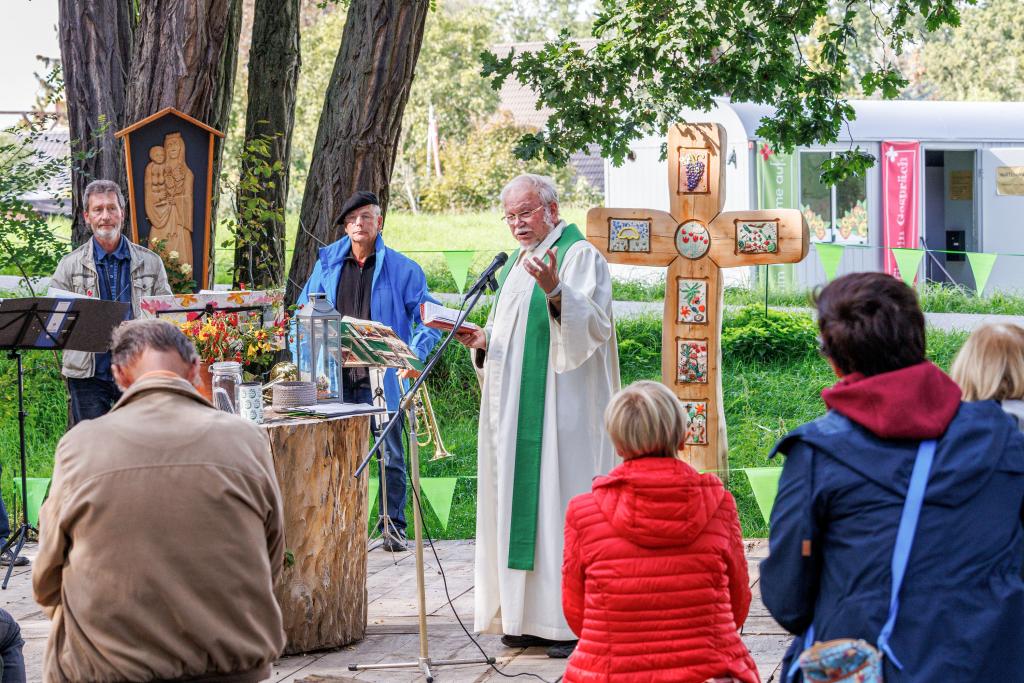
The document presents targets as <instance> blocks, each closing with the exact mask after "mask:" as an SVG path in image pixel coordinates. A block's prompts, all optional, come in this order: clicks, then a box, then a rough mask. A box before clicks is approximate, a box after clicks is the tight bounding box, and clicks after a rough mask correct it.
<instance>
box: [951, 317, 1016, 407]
mask: <svg viewBox="0 0 1024 683" xmlns="http://www.w3.org/2000/svg"><path fill="white" fill-rule="evenodd" d="M949 374H950V376H951V377H952V378H953V381H954V382H956V383H957V384H959V385H960V390H961V391H962V392H963V396H964V400H965V401H986V400H994V401H1005V400H1006V399H1019V398H1024V328H1021V327H1018V326H1017V325H1010V324H1007V323H990V324H987V325H982V326H981V327H979V328H978V329H976V330H975V331H974V332H973V333H972V334H971V336H970V337H968V339H967V342H966V343H965V344H964V345H963V348H961V349H960V351H959V352H958V353H957V354H956V359H955V360H954V361H953V367H952V368H950V371H949Z"/></svg>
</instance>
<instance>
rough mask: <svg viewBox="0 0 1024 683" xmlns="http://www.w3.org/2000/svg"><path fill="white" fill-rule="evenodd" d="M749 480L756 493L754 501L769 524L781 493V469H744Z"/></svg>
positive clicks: (765, 521)
mask: <svg viewBox="0 0 1024 683" xmlns="http://www.w3.org/2000/svg"><path fill="white" fill-rule="evenodd" d="M743 471H744V472H746V473H747V479H748V480H749V481H750V488H751V490H753V492H754V500H756V501H757V507H758V508H760V510H761V516H762V517H763V518H764V523H765V524H768V522H769V520H770V519H771V516H772V508H773V507H774V506H775V496H776V495H777V494H778V493H779V477H780V476H782V468H781V467H744V468H743Z"/></svg>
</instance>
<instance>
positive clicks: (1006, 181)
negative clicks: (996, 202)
mask: <svg viewBox="0 0 1024 683" xmlns="http://www.w3.org/2000/svg"><path fill="white" fill-rule="evenodd" d="M996 194H998V195H1007V196H1021V195H1024V166H998V167H996Z"/></svg>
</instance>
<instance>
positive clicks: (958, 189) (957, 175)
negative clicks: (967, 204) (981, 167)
mask: <svg viewBox="0 0 1024 683" xmlns="http://www.w3.org/2000/svg"><path fill="white" fill-rule="evenodd" d="M949 198H950V200H952V201H971V200H973V199H974V172H973V171H950V172H949Z"/></svg>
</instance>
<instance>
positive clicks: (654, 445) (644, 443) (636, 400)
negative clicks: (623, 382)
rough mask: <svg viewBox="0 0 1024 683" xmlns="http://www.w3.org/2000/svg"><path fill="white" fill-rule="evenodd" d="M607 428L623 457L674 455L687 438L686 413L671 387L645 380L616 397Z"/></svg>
mask: <svg viewBox="0 0 1024 683" xmlns="http://www.w3.org/2000/svg"><path fill="white" fill-rule="evenodd" d="M604 427H605V429H607V430H608V434H609V435H610V436H611V437H612V443H613V444H614V445H615V450H616V451H617V452H618V454H619V456H620V457H622V458H625V459H628V458H636V457H639V456H645V455H656V456H661V457H666V458H674V457H676V454H677V453H678V452H679V447H680V445H681V444H682V443H683V440H684V438H685V437H686V413H684V412H683V406H682V403H681V402H680V400H679V399H678V398H677V397H676V396H675V394H673V393H672V392H671V391H670V390H669V389H668V387H666V386H665V385H664V384H661V383H659V382H651V381H647V380H643V381H640V382H635V383H634V384H631V385H629V386H628V387H626V388H625V389H623V390H622V391H620V392H619V393H617V394H615V396H613V397H612V400H611V402H610V403H609V404H608V408H607V409H606V410H605V411H604Z"/></svg>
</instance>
